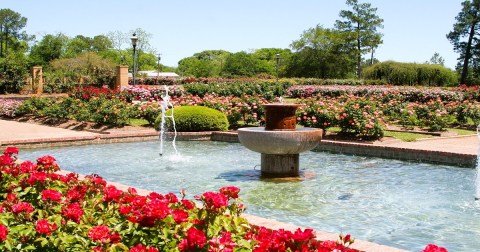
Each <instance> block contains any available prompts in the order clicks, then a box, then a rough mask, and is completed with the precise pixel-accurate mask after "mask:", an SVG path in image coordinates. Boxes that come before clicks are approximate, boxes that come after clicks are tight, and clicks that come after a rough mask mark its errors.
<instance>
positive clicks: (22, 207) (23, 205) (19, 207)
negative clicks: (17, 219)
mask: <svg viewBox="0 0 480 252" xmlns="http://www.w3.org/2000/svg"><path fill="white" fill-rule="evenodd" d="M33 210H35V209H34V208H33V206H32V204H30V203H28V202H20V203H17V204H14V205H13V206H12V212H13V213H15V214H19V213H22V212H24V213H26V214H29V213H31V212H33Z"/></svg>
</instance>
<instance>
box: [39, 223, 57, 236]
mask: <svg viewBox="0 0 480 252" xmlns="http://www.w3.org/2000/svg"><path fill="white" fill-rule="evenodd" d="M57 227H58V226H57V224H55V223H53V224H50V223H48V221H47V220H38V221H37V224H36V226H35V230H37V233H39V234H45V235H50V234H51V233H52V232H53V231H55V229H57Z"/></svg>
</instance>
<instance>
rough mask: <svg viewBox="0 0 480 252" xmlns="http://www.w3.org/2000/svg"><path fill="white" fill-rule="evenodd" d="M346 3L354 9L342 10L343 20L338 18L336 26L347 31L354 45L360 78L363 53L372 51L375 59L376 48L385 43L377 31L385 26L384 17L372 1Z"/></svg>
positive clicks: (348, 1)
mask: <svg viewBox="0 0 480 252" xmlns="http://www.w3.org/2000/svg"><path fill="white" fill-rule="evenodd" d="M346 4H347V5H348V6H351V8H352V10H342V11H340V17H341V18H342V20H337V21H336V23H335V27H336V28H337V29H338V30H339V31H341V32H343V33H345V34H346V35H347V37H348V38H349V42H350V43H352V44H353V45H354V48H352V50H353V51H354V53H355V56H356V61H357V77H359V78H360V77H361V74H362V55H364V54H365V53H367V52H369V51H370V52H371V59H372V61H373V52H374V50H375V48H377V47H378V45H380V44H382V43H383V41H382V34H381V33H380V32H378V31H377V29H378V28H383V25H382V23H383V19H381V18H380V17H379V16H378V15H377V14H376V11H377V8H373V7H372V5H371V4H370V3H359V2H358V0H347V2H346Z"/></svg>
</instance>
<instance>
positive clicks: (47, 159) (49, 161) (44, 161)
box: [37, 155, 57, 166]
mask: <svg viewBox="0 0 480 252" xmlns="http://www.w3.org/2000/svg"><path fill="white" fill-rule="evenodd" d="M55 161H57V160H56V159H55V158H54V157H52V156H48V155H47V156H43V157H40V158H37V164H38V165H44V166H49V165H53V164H55Z"/></svg>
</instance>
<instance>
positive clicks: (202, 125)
mask: <svg viewBox="0 0 480 252" xmlns="http://www.w3.org/2000/svg"><path fill="white" fill-rule="evenodd" d="M172 111H173V115H174V118H175V127H176V130H177V131H180V132H197V131H226V130H228V126H229V124H228V120H227V117H226V116H225V114H223V113H222V112H220V111H218V110H215V109H211V108H207V107H203V106H181V107H177V108H174V109H173V110H172V109H170V110H168V111H167V115H171V114H172ZM161 121H162V116H161V115H160V116H158V118H157V120H156V121H155V129H157V130H159V129H160V124H161ZM165 126H166V127H167V128H168V129H169V130H173V124H172V121H171V119H170V118H167V121H166V124H165Z"/></svg>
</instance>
